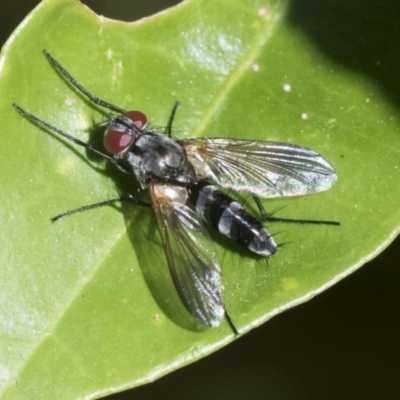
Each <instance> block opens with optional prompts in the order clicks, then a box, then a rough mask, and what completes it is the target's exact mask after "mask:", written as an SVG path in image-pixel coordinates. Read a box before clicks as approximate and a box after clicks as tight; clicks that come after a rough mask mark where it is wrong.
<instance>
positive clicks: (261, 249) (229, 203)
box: [188, 180, 278, 257]
mask: <svg viewBox="0 0 400 400" xmlns="http://www.w3.org/2000/svg"><path fill="white" fill-rule="evenodd" d="M188 191H189V193H190V195H189V196H190V197H189V200H190V201H191V202H192V203H193V204H195V205H196V209H197V211H198V212H199V214H200V215H201V216H202V217H203V219H204V221H205V222H207V223H208V224H210V225H211V226H212V227H214V228H215V229H218V231H219V232H221V233H222V234H223V235H225V236H228V237H229V238H231V239H233V240H235V241H236V242H237V243H238V244H239V245H241V246H242V247H244V248H246V249H248V250H250V251H252V252H254V253H256V254H259V255H262V256H266V257H268V256H271V255H274V254H275V253H276V251H277V249H278V247H277V245H276V243H275V241H274V240H273V239H272V237H271V235H270V234H269V233H268V231H267V230H266V229H265V228H264V227H263V225H262V224H261V222H260V221H258V220H257V219H256V218H254V217H253V216H252V215H250V214H249V213H248V212H247V211H246V210H245V209H244V208H243V207H242V206H241V205H240V204H239V203H237V202H236V201H234V200H233V199H231V198H230V197H229V196H227V195H226V194H224V193H222V192H221V191H220V190H218V189H217V188H216V187H215V186H213V185H211V184H209V183H208V182H207V181H204V180H203V181H200V182H197V183H195V184H193V185H190V186H189V187H188Z"/></svg>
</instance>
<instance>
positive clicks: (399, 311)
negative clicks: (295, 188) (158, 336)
mask: <svg viewBox="0 0 400 400" xmlns="http://www.w3.org/2000/svg"><path fill="white" fill-rule="evenodd" d="M83 2H84V3H85V4H87V5H88V6H90V7H91V8H92V9H93V10H95V11H96V12H98V13H99V14H103V15H105V16H107V17H110V18H116V19H124V20H130V21H133V20H136V19H139V18H141V17H143V16H148V15H151V14H153V13H155V12H157V11H159V10H161V9H163V8H167V7H169V6H172V5H173V4H174V3H177V1H172V0H153V1H147V2H146V3H145V2H143V1H140V0H113V1H110V0H103V1H101V0H86V1H83ZM38 3H39V1H38V0H24V1H23V2H19V1H16V0H0V43H4V42H5V41H6V39H7V37H8V36H9V35H10V34H11V33H12V31H13V30H14V29H15V28H16V27H17V26H18V24H19V23H20V22H21V21H22V19H23V18H24V17H25V16H26V14H27V13H28V12H29V11H31V10H32V9H33V8H34V7H35V6H36V4H38ZM399 17H400V2H399V1H398V0H375V1H374V0H352V1H349V0H302V1H299V0H294V1H293V4H292V6H291V8H290V12H289V19H290V22H291V23H293V24H294V25H295V26H297V28H298V29H302V30H303V31H304V33H305V34H306V35H308V36H309V38H310V40H312V41H313V42H314V43H315V45H316V46H317V47H318V48H319V50H320V51H321V52H324V53H325V54H326V55H328V56H329V57H331V58H332V60H333V61H334V62H336V63H338V64H341V65H343V66H345V67H347V68H350V69H353V70H355V71H357V72H359V73H360V74H363V75H365V76H367V77H368V78H369V79H370V80H371V81H372V82H373V83H375V84H376V85H378V86H380V88H381V90H382V92H383V93H385V95H387V97H388V99H389V100H390V101H392V103H393V105H394V107H397V108H398V106H399V104H400V84H399V82H400V79H399V77H398V72H399V71H400V67H399V66H400V45H399V43H400V42H399V39H400V37H399V32H400V23H399V20H400V18H399ZM327 31H328V32H330V33H331V35H326V32H327ZM321 32H324V33H325V34H321ZM377 32H378V34H377ZM349 49H350V50H351V51H349ZM349 54H351V56H349ZM377 60H379V62H380V63H381V65H382V68H381V69H376V68H370V66H371V65H372V64H374V63H376V61H377ZM374 65H375V64H374ZM394 66H395V68H394ZM399 197H400V194H399ZM372 206H373V205H372ZM399 245H400V238H397V240H396V241H395V242H394V243H392V245H391V246H390V247H389V248H388V249H387V250H386V251H384V252H383V253H382V254H381V255H380V256H378V257H377V258H375V259H374V260H373V261H372V262H370V263H368V264H366V265H365V266H364V267H362V268H361V269H360V270H358V271H357V272H355V273H354V274H352V275H351V276H350V277H348V278H346V279H344V280H343V281H342V282H340V283H338V284H337V285H335V286H334V287H332V288H330V289H329V290H327V291H325V292H324V293H322V294H321V295H319V296H317V297H316V298H315V299H313V300H312V301H310V302H308V303H306V304H303V305H301V306H298V307H296V308H294V309H292V310H289V311H287V312H285V313H283V314H280V315H278V316H277V317H275V318H273V319H272V320H271V321H269V322H268V323H266V324H264V325H263V326H262V327H260V328H258V329H255V330H253V331H252V332H250V333H249V334H247V335H245V336H244V337H242V338H240V339H238V340H237V341H236V342H235V343H233V344H231V345H229V346H227V347H225V348H224V349H222V350H220V351H218V352H217V353H214V354H213V355H211V356H209V357H207V358H204V359H202V360H200V361H198V362H196V363H194V364H192V365H190V366H188V367H185V368H182V369H180V370H178V371H176V372H174V373H171V374H169V375H167V376H166V377H164V378H161V379H159V380H158V381H156V382H154V383H152V384H149V385H145V386H142V387H139V388H136V389H132V390H131V391H127V392H123V393H119V394H116V395H113V396H110V397H108V398H107V399H109V400H122V399H147V400H152V399H159V398H162V399H164V400H169V399H174V400H180V399H182V400H183V399H185V400H186V399H188V398H190V399H191V400H197V399H206V398H211V399H217V398H218V399H222V400H225V399H229V400H236V399H244V398H246V397H248V398H249V399H256V400H258V399H273V400H275V399H278V400H281V399H288V400H303V399H304V400H306V399H307V400H314V399H315V400H319V399H324V400H330V399H332V400H336V399H341V400H345V399H354V398H357V399H363V400H369V399H371V400H375V399H379V400H380V399H385V400H388V399H400V323H399V320H400V293H399V286H400V269H399V266H400V263H399V254H398V250H399Z"/></svg>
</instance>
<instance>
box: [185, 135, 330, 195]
mask: <svg viewBox="0 0 400 400" xmlns="http://www.w3.org/2000/svg"><path fill="white" fill-rule="evenodd" d="M180 143H181V145H182V146H183V147H184V148H185V150H186V153H187V155H188V157H189V161H190V163H191V164H192V165H193V167H194V169H195V170H196V173H197V175H198V176H199V177H200V178H206V179H209V180H211V181H213V182H215V183H217V184H218V185H220V186H222V187H224V188H229V189H234V190H235V191H245V192H250V193H253V194H256V195H257V196H260V197H280V196H300V195H305V194H311V193H317V192H322V191H324V190H328V189H329V188H330V187H331V186H332V185H333V184H334V183H335V181H336V178H337V176H336V172H335V170H334V168H333V167H332V165H331V164H330V163H329V162H328V161H327V160H326V159H325V158H323V157H322V156H321V155H320V154H318V153H316V152H315V151H313V150H311V149H308V148H306V147H301V146H296V145H293V144H287V143H279V142H266V141H257V140H236V139H219V138H210V139H209V138H193V139H187V140H182V141H180Z"/></svg>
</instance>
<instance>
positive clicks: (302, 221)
mask: <svg viewBox="0 0 400 400" xmlns="http://www.w3.org/2000/svg"><path fill="white" fill-rule="evenodd" d="M253 198H254V201H255V202H256V204H257V207H258V209H259V211H260V214H261V221H262V222H265V221H273V222H289V223H295V224H316V225H335V226H339V225H340V222H337V221H320V220H314V219H291V218H277V217H273V216H272V215H271V214H268V213H267V212H266V211H265V208H264V206H263V205H262V203H261V200H260V198H259V197H257V196H256V195H253Z"/></svg>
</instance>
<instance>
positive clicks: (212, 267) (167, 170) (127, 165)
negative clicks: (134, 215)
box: [14, 51, 338, 327]
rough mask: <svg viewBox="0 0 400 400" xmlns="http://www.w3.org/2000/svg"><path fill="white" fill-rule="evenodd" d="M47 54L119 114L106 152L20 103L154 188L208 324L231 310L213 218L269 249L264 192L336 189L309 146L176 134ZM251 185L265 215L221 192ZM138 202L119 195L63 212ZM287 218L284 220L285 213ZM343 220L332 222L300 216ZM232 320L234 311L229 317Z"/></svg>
mask: <svg viewBox="0 0 400 400" xmlns="http://www.w3.org/2000/svg"><path fill="white" fill-rule="evenodd" d="M44 54H45V56H46V57H47V59H48V60H49V61H50V62H51V63H52V64H53V66H54V67H55V68H56V69H57V70H58V71H59V72H60V73H61V74H62V75H64V77H65V78H66V79H67V80H68V81H69V82H70V83H72V84H73V85H74V86H75V87H76V88H77V89H78V90H80V91H81V92H82V93H83V94H85V95H86V96H87V97H89V99H90V100H92V101H93V102H94V103H95V104H98V105H100V106H103V107H105V108H108V109H110V110H112V111H114V112H116V113H117V115H114V116H112V117H111V119H110V121H109V123H108V128H107V130H106V134H105V138H104V147H105V149H106V150H107V152H108V153H110V154H111V156H110V155H108V154H106V153H102V152H100V151H98V150H96V149H94V148H93V147H92V146H90V145H88V144H86V143H83V142H81V141H80V140H78V139H76V138H74V137H72V136H70V135H69V134H67V133H65V132H63V131H61V130H60V129H58V128H56V127H54V126H52V125H50V124H48V123H47V122H45V121H43V120H41V119H39V118H37V117H35V116H33V115H32V114H30V113H28V112H27V111H25V110H23V109H22V108H21V107H19V106H17V105H16V104H14V107H15V109H16V110H17V111H18V112H19V113H20V114H21V115H23V116H24V117H26V118H28V119H30V120H32V121H34V122H35V123H37V124H39V125H41V126H43V127H45V128H47V129H49V130H51V131H53V132H55V133H57V134H60V135H62V136H64V137H66V138H67V139H69V140H72V141H74V142H75V143H76V144H78V145H80V146H83V147H85V148H87V149H89V150H91V151H94V152H96V153H98V154H100V155H101V156H102V157H104V158H106V159H108V160H109V161H111V162H112V163H113V164H114V165H115V166H117V167H118V168H119V169H120V170H122V171H123V172H125V173H129V174H133V175H135V177H136V179H137V180H138V182H139V183H140V185H141V187H142V188H143V189H147V190H148V192H149V197H150V200H151V207H152V208H153V209H154V212H155V215H156V219H157V224H158V228H159V231H160V234H161V237H162V241H163V245H164V250H165V254H166V258H167V263H168V266H169V270H170V273H171V276H172V279H173V281H174V284H175V287H176V289H177V292H178V294H179V296H180V298H181V300H182V302H183V304H184V305H185V307H186V309H187V310H188V311H189V313H190V314H191V315H192V316H193V317H194V318H195V319H196V320H197V321H198V322H200V323H201V324H203V325H206V326H210V327H216V326H219V325H220V323H221V322H222V320H223V319H224V317H228V315H227V313H226V311H225V307H224V301H223V283H222V277H221V268H220V265H219V261H218V258H217V255H216V251H215V248H214V244H213V242H212V240H211V238H210V236H209V234H208V232H207V229H206V227H205V226H206V225H210V226H211V227H213V228H215V229H217V230H218V231H219V232H220V233H222V234H223V235H225V236H227V237H229V238H231V239H233V240H234V241H236V243H237V244H238V245H240V246H241V247H243V248H245V249H247V250H249V251H251V252H253V253H255V254H258V255H261V256H265V257H268V256H271V255H274V254H275V253H276V251H277V249H278V246H277V245H276V243H275V241H274V239H273V238H272V236H271V235H270V234H269V233H268V231H267V230H266V229H265V228H264V226H263V225H262V221H263V220H266V219H269V220H278V219H275V218H272V217H270V216H268V215H267V214H266V213H265V211H264V209H263V208H262V205H261V202H260V201H259V197H278V196H295V195H304V194H310V193H316V192H320V191H324V190H327V189H329V188H330V187H331V186H332V185H333V183H334V182H335V180H336V173H335V171H334V169H333V167H332V166H331V164H330V163H329V162H328V161H327V160H326V159H324V158H323V157H322V156H321V155H319V154H318V153H316V152H314V151H313V150H310V149H307V148H305V147H300V146H295V145H290V144H284V143H276V142H266V141H249V140H234V139H226V138H222V139H221V138H193V139H186V140H173V139H172V138H171V126H172V121H173V118H174V115H175V112H176V109H177V105H178V104H177V103H176V104H175V106H174V108H173V111H172V114H171V117H170V119H169V123H168V126H167V129H166V133H165V134H164V133H161V132H159V131H157V130H154V129H150V128H147V117H146V116H145V115H144V114H143V113H141V112H140V111H125V110H123V109H121V108H119V107H117V106H115V105H113V104H110V103H107V102H105V101H103V100H100V99H98V98H97V97H95V96H94V95H93V94H91V93H90V92H88V91H87V90H86V89H85V88H84V87H82V86H81V85H80V84H79V83H78V82H77V81H76V80H75V79H74V78H73V77H72V76H71V75H70V74H69V73H68V72H67V71H66V70H65V69H64V68H63V67H62V66H61V65H60V64H59V63H58V62H57V61H56V60H55V59H54V58H53V57H52V56H51V55H50V54H49V53H48V52H46V51H44ZM219 188H222V189H231V190H232V191H244V192H247V193H250V194H252V195H253V196H254V199H255V201H256V203H257V205H258V207H259V209H260V212H261V214H262V217H263V218H262V219H260V220H258V219H256V218H255V217H253V216H252V215H251V214H249V213H248V212H247V211H246V210H245V209H244V208H243V207H242V206H241V205H240V204H239V203H237V202H236V201H234V200H233V199H232V198H231V197H229V196H228V195H227V194H225V193H224V192H223V191H221V190H220V189H219ZM124 200H126V201H131V202H133V203H136V204H139V205H143V206H149V204H147V203H143V202H141V201H138V200H135V199H133V198H131V197H130V198H129V199H127V198H117V199H113V200H109V201H105V202H102V203H98V204H94V205H90V206H86V207H82V208H80V209H77V210H72V211H70V212H67V213H64V214H61V215H59V216H57V217H55V218H53V220H57V219H59V218H60V217H62V216H64V215H70V214H72V213H74V212H76V211H82V210H84V209H88V208H94V207H96V206H99V205H104V204H110V203H111V202H113V201H124ZM279 220H282V219H279ZM297 222H312V223H327V224H335V225H337V224H338V223H336V222H330V221H304V220H303V221H301V220H300V221H297ZM228 321H229V317H228Z"/></svg>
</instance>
